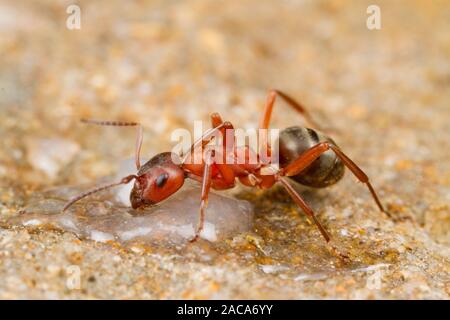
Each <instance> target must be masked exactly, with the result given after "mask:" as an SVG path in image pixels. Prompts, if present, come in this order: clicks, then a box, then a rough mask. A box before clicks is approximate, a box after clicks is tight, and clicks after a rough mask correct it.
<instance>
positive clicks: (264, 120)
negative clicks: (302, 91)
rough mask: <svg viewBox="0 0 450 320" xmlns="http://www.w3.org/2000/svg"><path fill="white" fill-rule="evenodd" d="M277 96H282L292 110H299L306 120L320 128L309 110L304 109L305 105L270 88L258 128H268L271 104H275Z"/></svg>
mask: <svg viewBox="0 0 450 320" xmlns="http://www.w3.org/2000/svg"><path fill="white" fill-rule="evenodd" d="M277 96H279V97H280V98H282V99H283V100H284V101H285V102H286V103H287V104H288V105H289V106H291V107H292V108H293V109H294V110H296V111H297V112H299V113H300V114H301V115H302V116H303V118H304V119H305V120H306V122H307V123H308V124H309V125H311V126H312V127H315V128H316V129H318V130H320V126H319V125H318V124H317V123H316V122H315V121H314V120H313V119H312V118H311V115H310V114H309V112H308V111H307V110H306V109H305V107H304V106H303V105H302V104H300V103H299V102H297V101H295V100H294V99H293V98H291V97H290V96H288V95H287V94H286V93H284V92H282V91H279V90H271V91H270V92H269V96H268V97H267V102H266V107H265V108H264V113H263V114H262V116H261V118H260V121H259V128H260V129H268V128H269V124H270V119H271V116H272V110H273V106H274V104H275V100H276V97H277Z"/></svg>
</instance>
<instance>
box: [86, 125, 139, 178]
mask: <svg viewBox="0 0 450 320" xmlns="http://www.w3.org/2000/svg"><path fill="white" fill-rule="evenodd" d="M81 122H84V123H88V124H95V125H98V126H115V127H137V134H136V146H135V151H134V160H135V163H136V169H137V170H139V169H140V167H141V160H140V155H141V147H142V137H143V132H142V126H141V124H140V123H139V122H125V121H107V120H106V121H105V120H93V119H81Z"/></svg>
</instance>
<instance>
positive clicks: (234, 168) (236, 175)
mask: <svg viewBox="0 0 450 320" xmlns="http://www.w3.org/2000/svg"><path fill="white" fill-rule="evenodd" d="M194 152H195V153H197V154H199V153H201V152H203V151H202V150H200V149H198V150H195V151H194ZM239 153H243V154H244V155H245V157H242V158H243V159H245V161H244V163H239V161H238V159H239ZM249 153H253V154H254V155H253V157H254V158H256V159H257V163H256V164H253V163H251V161H250V159H252V157H250V156H249V155H248V154H249ZM224 154H226V156H225V157H224ZM197 156H198V155H197ZM217 157H224V158H225V159H227V160H228V161H222V163H221V164H218V163H215V162H213V163H212V164H211V187H212V188H213V189H216V190H224V189H231V188H234V186H235V184H236V179H238V180H239V182H241V183H242V184H243V185H245V186H248V187H259V188H263V189H267V188H270V187H272V186H273V185H274V184H275V182H276V180H275V177H274V175H263V174H261V169H262V168H263V165H262V164H261V163H260V161H259V156H258V154H256V153H255V152H254V151H253V150H252V149H250V147H248V146H245V147H234V148H233V150H231V151H229V152H226V151H225V148H224V151H223V153H222V154H216V155H215V158H217ZM199 159H202V162H201V163H200V164H183V165H182V167H183V169H184V170H185V171H186V172H187V173H188V174H189V177H190V178H192V179H194V180H197V181H202V177H203V172H204V170H205V159H204V157H203V156H202V157H201V158H199Z"/></svg>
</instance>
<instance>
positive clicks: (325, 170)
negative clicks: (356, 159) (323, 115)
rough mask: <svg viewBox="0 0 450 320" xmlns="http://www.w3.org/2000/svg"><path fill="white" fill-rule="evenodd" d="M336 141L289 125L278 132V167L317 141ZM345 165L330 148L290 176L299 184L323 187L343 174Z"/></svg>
mask: <svg viewBox="0 0 450 320" xmlns="http://www.w3.org/2000/svg"><path fill="white" fill-rule="evenodd" d="M326 141H328V142H330V143H332V144H334V145H336V143H335V142H334V141H333V140H332V139H331V138H329V137H327V136H325V135H324V134H322V133H320V132H318V131H316V130H313V129H309V128H301V127H290V128H287V129H284V130H283V131H281V132H280V138H279V155H280V167H282V168H283V167H285V166H287V165H288V164H289V163H291V162H292V161H294V160H295V159H297V158H298V157H299V156H300V155H301V154H302V153H303V152H305V151H306V150H308V149H310V148H311V147H313V146H314V145H316V144H318V143H319V142H326ZM344 171H345V167H344V165H343V163H342V162H341V160H340V159H339V158H338V157H337V156H336V155H335V153H334V152H333V151H332V150H329V151H327V152H325V153H323V154H322V155H321V156H320V157H319V158H318V159H317V160H315V161H314V162H313V163H312V164H311V165H310V166H309V167H308V168H306V169H305V170H304V171H303V172H301V173H300V174H298V175H296V176H292V177H290V178H291V179H293V180H295V181H297V182H298V183H300V184H303V185H306V186H310V187H314V188H324V187H327V186H330V185H332V184H335V183H336V182H337V181H339V180H340V179H341V178H342V176H343V175H344Z"/></svg>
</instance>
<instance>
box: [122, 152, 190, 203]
mask: <svg viewBox="0 0 450 320" xmlns="http://www.w3.org/2000/svg"><path fill="white" fill-rule="evenodd" d="M172 157H176V154H173V153H171V152H164V153H160V154H158V155H156V156H154V157H153V158H152V159H150V160H149V161H148V162H147V163H145V164H144V165H143V166H142V167H141V168H140V169H139V171H138V173H137V174H136V178H135V182H134V186H133V189H132V190H131V194H130V201H131V206H132V207H133V209H137V208H142V207H145V206H150V205H153V204H156V203H158V202H160V201H162V200H164V199H166V198H167V197H169V196H171V195H172V194H174V193H175V192H176V191H177V190H178V189H180V188H181V186H182V185H183V183H184V178H185V174H184V171H183V169H181V167H180V166H179V165H176V164H175V163H174V162H173V160H172Z"/></svg>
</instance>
